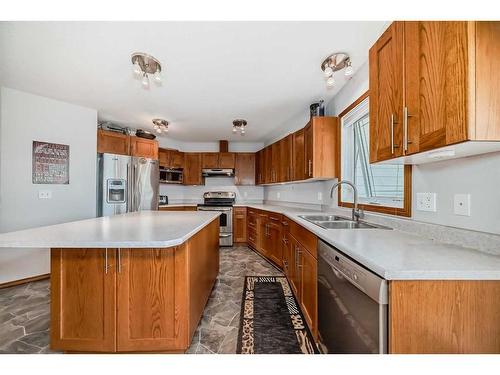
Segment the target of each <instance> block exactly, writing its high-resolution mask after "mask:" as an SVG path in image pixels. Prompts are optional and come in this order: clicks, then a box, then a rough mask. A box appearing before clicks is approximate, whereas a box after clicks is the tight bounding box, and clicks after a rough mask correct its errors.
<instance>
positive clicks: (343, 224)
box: [314, 220, 379, 229]
mask: <svg viewBox="0 0 500 375" xmlns="http://www.w3.org/2000/svg"><path fill="white" fill-rule="evenodd" d="M314 224H316V225H319V226H320V227H322V228H325V229H371V228H379V227H377V226H375V225H371V224H367V223H362V222H355V221H351V220H347V221H315V222H314Z"/></svg>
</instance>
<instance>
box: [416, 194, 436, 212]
mask: <svg viewBox="0 0 500 375" xmlns="http://www.w3.org/2000/svg"><path fill="white" fill-rule="evenodd" d="M417 210H419V211H430V212H436V193H417Z"/></svg>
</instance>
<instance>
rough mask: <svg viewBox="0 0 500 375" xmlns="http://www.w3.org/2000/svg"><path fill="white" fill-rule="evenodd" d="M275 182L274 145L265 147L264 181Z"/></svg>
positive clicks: (267, 182)
mask: <svg viewBox="0 0 500 375" xmlns="http://www.w3.org/2000/svg"><path fill="white" fill-rule="evenodd" d="M272 182H273V148H272V145H269V146H267V147H266V148H265V149H264V183H266V184H270V183H272Z"/></svg>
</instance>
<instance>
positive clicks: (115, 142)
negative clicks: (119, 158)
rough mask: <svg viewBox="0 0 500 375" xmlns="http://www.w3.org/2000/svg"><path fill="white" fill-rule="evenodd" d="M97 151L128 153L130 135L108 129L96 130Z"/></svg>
mask: <svg viewBox="0 0 500 375" xmlns="http://www.w3.org/2000/svg"><path fill="white" fill-rule="evenodd" d="M97 152H98V153H108V154H118V155H129V152H130V137H129V136H128V135H125V134H122V133H118V132H113V131H109V130H102V129H98V130H97Z"/></svg>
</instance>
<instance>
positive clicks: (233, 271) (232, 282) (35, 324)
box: [0, 247, 281, 354]
mask: <svg viewBox="0 0 500 375" xmlns="http://www.w3.org/2000/svg"><path fill="white" fill-rule="evenodd" d="M265 275H269V276H279V275H281V272H280V271H279V270H277V269H276V268H275V267H273V266H272V265H271V264H270V263H268V262H267V261H266V260H265V259H263V258H261V257H260V256H259V255H257V254H256V253H255V252H253V251H252V250H250V249H249V248H248V247H232V248H221V251H220V272H219V277H218V278H217V281H216V284H215V286H214V289H213V290H212V295H211V296H210V299H209V300H208V303H207V306H206V307H205V311H204V313H203V317H202V319H201V321H200V324H199V326H198V328H197V330H196V332H195V334H194V337H193V341H192V343H191V347H190V348H189V349H188V351H187V352H188V353H201V354H209V353H235V352H236V340H237V338H238V327H239V321H240V305H241V297H242V292H243V284H244V280H245V276H265ZM49 303H50V290H49V281H48V280H43V281H37V282H33V283H29V284H25V285H20V286H15V287H11V288H6V289H0V353H53V352H51V350H50V349H49V336H50V335H49V321H50V308H49V307H50V304H49Z"/></svg>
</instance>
